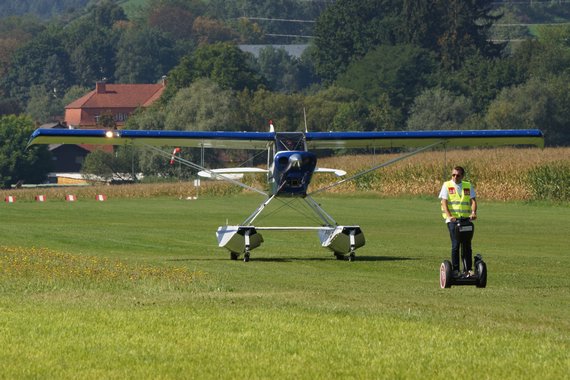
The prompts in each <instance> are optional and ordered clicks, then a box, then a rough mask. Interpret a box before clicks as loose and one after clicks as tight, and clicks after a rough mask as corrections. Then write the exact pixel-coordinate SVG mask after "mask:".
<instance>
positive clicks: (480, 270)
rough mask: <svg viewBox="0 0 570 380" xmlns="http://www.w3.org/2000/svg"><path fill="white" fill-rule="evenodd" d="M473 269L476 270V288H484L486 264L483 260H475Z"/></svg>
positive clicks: (485, 283) (485, 284)
mask: <svg viewBox="0 0 570 380" xmlns="http://www.w3.org/2000/svg"><path fill="white" fill-rule="evenodd" d="M475 271H476V272H477V284H476V286H477V287H478V288H484V287H486V286H487V264H485V262H484V261H483V260H481V261H477V264H475Z"/></svg>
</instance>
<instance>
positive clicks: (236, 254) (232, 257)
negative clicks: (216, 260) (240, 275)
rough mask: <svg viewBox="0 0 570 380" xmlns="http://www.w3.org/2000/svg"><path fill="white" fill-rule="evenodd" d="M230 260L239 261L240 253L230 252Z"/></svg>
mask: <svg viewBox="0 0 570 380" xmlns="http://www.w3.org/2000/svg"><path fill="white" fill-rule="evenodd" d="M230 259H232V260H237V259H239V253H237V252H230Z"/></svg>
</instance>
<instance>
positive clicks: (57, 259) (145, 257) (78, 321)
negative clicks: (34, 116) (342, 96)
mask: <svg viewBox="0 0 570 380" xmlns="http://www.w3.org/2000/svg"><path fill="white" fill-rule="evenodd" d="M318 200H319V202H321V203H322V205H323V206H324V207H325V209H326V210H327V211H329V212H330V213H331V214H332V215H333V216H334V217H335V218H336V219H337V220H338V221H339V222H341V223H346V224H351V223H359V224H360V225H361V226H362V228H363V230H364V232H365V234H366V238H367V244H366V246H365V247H363V248H362V249H360V250H359V251H358V252H357V254H358V255H357V261H356V262H354V263H349V262H342V261H337V260H335V259H334V257H333V256H332V254H330V253H328V252H327V251H325V250H323V249H322V248H320V246H319V243H318V240H317V237H316V234H315V233H314V232H310V233H277V232H273V233H269V232H267V233H264V236H265V240H266V242H265V243H264V244H263V245H262V247H260V248H259V249H257V250H254V251H253V253H252V261H251V262H250V263H247V264H246V263H243V262H241V261H231V260H229V254H228V253H227V252H225V251H224V250H222V249H220V248H218V247H217V245H216V241H215V236H214V231H215V229H216V227H217V226H218V225H221V224H224V223H225V221H226V219H228V221H229V222H230V223H239V222H241V221H242V220H243V219H244V218H245V217H246V216H247V215H248V214H249V212H251V210H252V209H253V208H254V207H255V206H256V205H257V204H258V202H260V201H261V199H260V197H257V196H237V197H226V198H203V199H199V200H197V201H182V200H178V199H144V200H109V201H108V202H96V201H94V200H93V201H84V202H77V203H74V204H68V203H64V202H51V203H50V202H48V203H44V204H38V203H32V202H21V203H14V204H4V205H2V206H0V209H1V212H2V216H3V218H2V219H3V221H4V222H3V223H2V225H1V227H2V228H1V231H2V232H1V238H2V249H0V265H1V266H0V273H2V276H0V360H1V361H2V363H3V365H2V367H1V368H0V377H4V378H15V377H18V378H21V377H34V378H36V377H58V378H77V377H82V378H101V377H125V378H141V377H142V378H156V377H162V378H173V377H177V378H178V377H191V378H246V377H247V378H268V377H272V378H307V379H308V378H346V377H349V378H394V377H404V378H410V377H412V378H416V377H427V378H440V377H442V376H448V375H449V374H457V373H459V372H460V373H461V375H462V376H464V377H468V378H474V377H486V378H489V377H491V378H536V377H541V378H553V379H554V378H565V377H566V376H567V373H568V370H569V368H570V362H569V358H568V354H567V352H568V348H569V347H568V346H569V331H570V322H569V321H570V310H569V306H568V299H569V295H570V294H569V290H570V285H569V281H568V278H567V269H568V268H569V267H570V265H569V264H570V259H569V258H568V255H567V254H566V252H567V251H566V250H567V246H568V237H567V231H568V230H569V227H570V225H569V224H570V221H569V219H568V217H567V215H568V206H567V205H554V206H553V205H549V204H544V203H543V204H523V203H493V202H484V201H481V202H480V213H479V214H480V220H479V221H478V222H477V223H476V233H475V241H474V246H475V251H476V252H481V253H482V254H483V255H484V258H485V260H486V261H487V264H488V267H489V284H488V287H487V288H486V289H476V288H474V287H453V288H451V289H447V290H441V289H439V287H438V267H439V264H440V262H441V260H443V259H445V258H447V256H448V251H449V242H448V239H449V237H448V236H447V233H446V228H445V226H444V224H443V222H442V221H441V219H440V215H439V206H438V202H437V200H436V199H387V198H378V197H373V196H358V197H349V196H328V197H323V198H320V199H318ZM290 206H291V207H296V206H294V205H293V204H291V205H290ZM276 208H279V206H277V207H276ZM271 211H272V210H268V214H269V215H268V216H267V217H266V218H260V220H259V222H260V223H262V224H263V225H274V224H278V223H284V222H290V221H291V220H290V219H291V218H298V217H296V216H295V215H296V214H295V213H294V212H293V210H291V208H290V207H289V206H287V207H282V209H280V210H278V212H276V213H274V214H271ZM7 221H9V222H7ZM302 222H303V224H306V223H305V222H307V223H308V222H310V220H303V221H302ZM105 271H109V273H111V274H109V273H107V272H105ZM106 273H107V274H106ZM133 273H138V274H139V275H138V277H136V279H134V280H133V279H132V278H131V277H132V274H133ZM145 273H146V274H145Z"/></svg>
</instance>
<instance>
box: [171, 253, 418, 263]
mask: <svg viewBox="0 0 570 380" xmlns="http://www.w3.org/2000/svg"><path fill="white" fill-rule="evenodd" d="M226 260H227V261H230V259H229V257H212V258H188V259H167V260H166V261H226ZM250 260H251V261H258V262H268V263H288V262H294V261H348V258H346V257H345V259H344V260H336V259H335V258H334V257H328V256H327V257H256V256H253V255H252V256H251V259H250ZM410 260H419V259H417V258H413V257H400V256H358V255H357V256H356V258H355V260H354V261H366V262H368V261H410ZM235 261H243V257H240V258H239V259H238V260H235Z"/></svg>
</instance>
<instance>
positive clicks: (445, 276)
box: [439, 260, 453, 289]
mask: <svg viewBox="0 0 570 380" xmlns="http://www.w3.org/2000/svg"><path fill="white" fill-rule="evenodd" d="M452 282H453V278H452V275H451V263H450V262H449V260H445V261H444V262H442V263H441V266H440V267H439V287H440V288H442V289H447V288H451V283H452Z"/></svg>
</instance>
